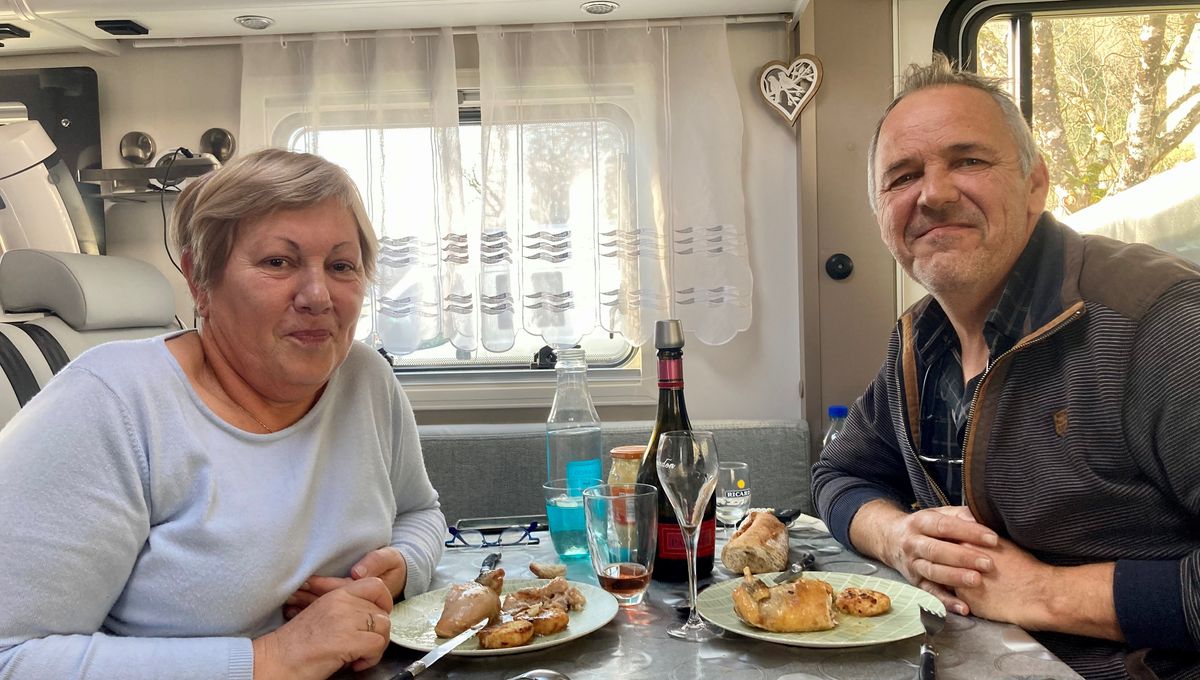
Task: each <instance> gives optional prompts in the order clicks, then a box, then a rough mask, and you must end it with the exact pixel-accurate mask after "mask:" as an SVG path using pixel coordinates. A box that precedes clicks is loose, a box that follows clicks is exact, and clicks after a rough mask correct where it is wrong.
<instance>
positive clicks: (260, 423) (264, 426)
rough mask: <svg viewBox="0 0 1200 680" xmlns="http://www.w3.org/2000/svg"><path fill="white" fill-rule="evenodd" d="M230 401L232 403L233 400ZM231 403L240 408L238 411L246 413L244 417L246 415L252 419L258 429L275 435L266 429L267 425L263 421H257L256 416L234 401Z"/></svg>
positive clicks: (269, 429) (273, 431) (272, 431)
mask: <svg viewBox="0 0 1200 680" xmlns="http://www.w3.org/2000/svg"><path fill="white" fill-rule="evenodd" d="M230 401H233V400H232V399H230ZM233 403H235V404H237V406H238V408H240V409H242V410H243V411H245V412H246V415H248V416H250V417H251V418H253V419H254V422H256V423H258V425H259V427H261V428H262V429H264V430H266V431H267V434H275V430H272V429H271V428H269V427H267V424H266V423H264V422H263V421H261V420H259V419H258V416H256V415H254V414H253V413H251V412H250V409H248V408H246V407H245V406H242V405H241V404H238V403H237V402H236V401H234V402H233Z"/></svg>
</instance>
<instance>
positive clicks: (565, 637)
mask: <svg viewBox="0 0 1200 680" xmlns="http://www.w3.org/2000/svg"><path fill="white" fill-rule="evenodd" d="M549 582H550V581H549V580H548V579H522V580H508V579H506V580H505V581H504V591H503V592H504V594H508V593H511V592H513V591H516V590H520V589H521V588H529V587H533V586H544V585H546V584H547V583H549ZM569 583H570V584H571V585H573V586H575V587H576V588H578V589H579V592H580V593H582V594H583V596H584V598H586V599H587V604H586V605H584V607H583V609H580V610H576V611H573V612H571V613H570V619H571V622H570V623H569V624H567V627H566V629H565V630H561V631H559V632H557V633H555V634H554V635H537V636H534V638H533V639H532V640H530V642H529V644H527V645H522V646H520V647H509V648H506V649H480V647H479V639H478V638H474V637H473V638H471V639H470V640H467V641H466V642H464V643H462V644H461V645H459V647H458V648H457V649H455V650H454V651H452V652H450V653H451V654H458V655H461V656H492V655H496V654H519V653H520V652H532V651H534V650H537V649H545V648H546V647H553V646H555V645H561V644H562V643H564V642H570V641H571V640H574V639H576V638H581V637H583V636H584V635H587V634H588V633H590V632H592V631H594V630H596V629H597V628H600V627H602V626H603V625H604V624H606V623H608V622H609V621H612V618H613V617H614V616H616V615H617V609H618V608H619V607H618V606H617V600H616V598H614V597H613V596H612V595H610V594H608V593H607V592H605V591H603V590H601V589H600V588H597V587H596V586H593V585H591V584H588V583H579V582H577V581H569ZM448 592H450V586H446V587H445V588H439V589H438V590H431V591H429V592H428V593H424V594H422V595H418V596H416V597H414V598H412V599H411V600H405V601H403V602H400V603H398V604H397V605H396V606H395V607H392V635H391V638H392V642H395V643H396V644H398V645H400V646H401V647H407V648H409V649H415V650H417V651H419V652H428V651H429V650H431V649H433V648H434V647H437V646H438V645H439V644H441V643H443V642H445V641H446V640H445V638H439V637H438V636H437V635H435V634H434V632H433V627H434V625H435V624H436V623H437V621H438V619H439V618H441V616H442V607H443V605H444V604H445V601H446V594H447V593H448Z"/></svg>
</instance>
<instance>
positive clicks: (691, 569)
mask: <svg viewBox="0 0 1200 680" xmlns="http://www.w3.org/2000/svg"><path fill="white" fill-rule="evenodd" d="M656 463H657V466H658V479H659V481H660V482H662V487H663V491H664V492H666V494H667V499H668V500H670V501H671V507H673V508H674V509H675V517H676V518H677V519H678V520H679V528H680V530H682V532H683V547H684V550H685V551H686V553H687V565H688V605H689V613H688V620H687V621H686V622H684V623H682V624H678V625H675V626H672V627H670V628H668V629H667V634H668V635H671V636H672V637H677V638H681V639H683V640H690V641H692V642H703V641H704V640H710V639H712V638H714V637H716V636H718V635H720V632H719V631H717V630H715V629H713V628H712V627H710V626H709V625H708V624H706V623H705V622H704V620H703V619H701V618H700V615H699V614H697V613H696V547H697V545H698V544H699V541H700V523H701V521H702V520H703V519H704V508H705V506H707V505H708V500H709V498H711V497H712V495H713V490H714V489H716V487H717V464H718V463H717V444H716V441H715V440H714V439H713V434H712V433H711V432H701V431H699V430H681V431H675V432H664V433H663V434H662V435H661V436H660V438H659V443H658V460H657V461H656Z"/></svg>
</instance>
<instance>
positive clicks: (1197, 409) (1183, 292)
mask: <svg viewBox="0 0 1200 680" xmlns="http://www.w3.org/2000/svg"><path fill="white" fill-rule="evenodd" d="M1038 229H1039V230H1041V231H1043V232H1044V238H1042V239H1040V240H1041V241H1042V248H1041V250H1042V252H1041V253H1040V255H1039V263H1038V267H1037V276H1036V279H1035V281H1034V282H1033V283H1032V285H1033V287H1034V291H1035V294H1034V303H1033V307H1032V308H1031V310H1030V313H1029V320H1028V322H1027V328H1026V329H1025V331H1024V333H1023V337H1022V339H1021V340H1020V341H1019V342H1017V344H1016V345H1015V346H1014V347H1013V348H1012V349H1011V350H1009V351H1008V352H1005V353H1004V354H1002V355H1001V356H999V357H996V358H994V361H993V362H991V363H992V365H991V368H989V369H988V371H987V372H986V374H985V375H984V376H983V377H982V378H981V380H980V385H979V389H978V391H977V393H976V395H975V399H974V404H973V414H972V417H971V422H969V424H968V426H967V431H966V438H965V442H964V445H963V459H964V463H963V466H964V492H965V493H964V495H965V498H966V503H967V505H968V506H969V507H970V508H971V511H972V512H973V513H974V515H975V516H976V517H977V518H979V520H980V521H982V522H983V523H985V524H987V525H988V526H990V527H992V528H993V529H995V530H996V531H997V532H998V533H999V534H1000V535H1002V536H1006V537H1008V538H1010V539H1012V540H1013V541H1014V542H1016V543H1017V544H1018V545H1021V546H1022V547H1024V548H1025V549H1027V550H1029V551H1030V552H1031V553H1032V554H1033V555H1034V556H1036V557H1037V558H1038V559H1040V560H1042V561H1043V562H1046V563H1048V564H1053V565H1060V566H1070V565H1079V564H1087V563H1093V562H1111V561H1115V562H1116V572H1115V576H1114V597H1115V601H1116V609H1117V611H1116V614H1117V619H1118V622H1119V624H1120V626H1121V630H1122V632H1123V633H1124V636H1125V638H1126V640H1127V641H1128V642H1127V643H1126V644H1118V643H1112V642H1106V641H1102V640H1095V639H1090V638H1083V637H1077V636H1070V635H1059V634H1039V636H1038V637H1039V640H1041V641H1042V642H1043V643H1044V644H1045V645H1046V646H1047V647H1049V648H1050V649H1051V650H1052V651H1054V652H1055V653H1056V654H1058V655H1059V656H1060V657H1061V658H1062V659H1063V660H1064V661H1066V662H1067V663H1069V664H1071V666H1072V667H1074V668H1075V669H1076V670H1077V671H1078V672H1079V673H1080V674H1081V675H1083V676H1084V677H1087V678H1104V679H1107V678H1125V677H1137V678H1142V677H1155V675H1157V676H1158V677H1162V678H1173V679H1176V678H1178V679H1182V678H1200V450H1198V449H1200V269H1198V268H1197V267H1196V266H1194V265H1192V264H1190V263H1188V262H1185V261H1183V260H1180V259H1178V258H1175V257H1173V256H1170V255H1167V254H1165V253H1162V252H1160V251H1157V250H1155V249H1153V248H1150V247H1148V246H1144V245H1127V244H1123V243H1120V242H1117V241H1113V240H1111V239H1106V238H1102V237H1095V236H1080V235H1078V234H1076V233H1075V232H1073V231H1071V230H1070V229H1068V228H1066V227H1064V226H1063V225H1061V224H1059V223H1057V222H1056V221H1054V220H1053V218H1051V217H1050V216H1049V215H1048V214H1046V215H1043V217H1042V219H1041V221H1040V222H1039V225H1038ZM934 304H937V303H936V302H934V301H933V300H932V299H931V298H925V299H924V300H922V301H921V302H919V303H917V304H916V305H914V306H913V307H912V308H911V309H910V310H908V311H907V312H906V313H905V314H904V315H903V316H902V317H901V319H900V321H899V323H898V324H897V327H896V330H895V331H894V332H893V334H892V338H891V342H890V343H889V346H888V355H887V360H886V361H885V363H884V365H883V367H882V368H881V370H880V372H879V374H878V376H877V377H876V379H875V380H874V382H873V383H872V384H871V385H870V386H869V387H868V389H867V391H866V393H865V394H864V395H863V396H862V397H861V398H859V399H858V401H857V402H856V403H855V404H854V406H853V407H852V408H851V409H850V414H849V417H848V418H847V421H846V425H845V429H844V430H843V431H842V433H841V434H840V435H839V436H838V438H837V439H836V440H834V441H833V442H832V443H831V444H830V446H829V447H828V448H827V449H826V450H825V451H824V452H823V453H822V455H821V459H820V460H819V461H818V462H817V464H816V465H815V466H814V468H813V493H814V496H815V498H816V502H817V507H818V509H819V510H820V512H821V515H822V517H824V518H825V519H826V521H827V522H828V523H829V526H830V529H831V531H833V533H834V535H835V536H837V537H838V538H839V540H841V541H842V542H843V543H844V544H847V545H849V528H850V521H851V520H852V519H853V517H854V513H855V512H857V511H858V509H859V508H860V507H862V505H863V504H865V503H867V502H869V501H871V500H874V499H878V498H889V499H892V500H894V501H895V502H897V503H898V504H900V505H901V506H902V507H909V506H917V507H933V506H938V505H944V504H945V502H946V501H945V495H944V493H943V492H942V490H941V489H939V488H938V487H937V485H936V484H935V483H934V482H933V481H932V479H931V476H930V475H929V472H928V470H926V469H924V468H923V467H922V463H921V462H920V461H919V460H918V458H917V456H916V446H915V445H914V442H920V441H921V437H920V431H919V428H920V422H921V420H920V417H919V416H920V413H921V405H920V403H919V396H918V395H919V384H918V383H919V378H918V376H917V375H916V370H915V369H916V362H915V351H914V348H913V333H912V329H913V327H914V324H915V322H916V320H917V319H918V318H919V317H920V316H921V315H922V314H923V313H925V312H926V310H928V309H929V307H930V305H934ZM1146 650H1149V651H1146ZM1147 673H1150V674H1149V675H1148V674H1147Z"/></svg>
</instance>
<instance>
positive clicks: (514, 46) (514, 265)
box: [241, 20, 752, 354]
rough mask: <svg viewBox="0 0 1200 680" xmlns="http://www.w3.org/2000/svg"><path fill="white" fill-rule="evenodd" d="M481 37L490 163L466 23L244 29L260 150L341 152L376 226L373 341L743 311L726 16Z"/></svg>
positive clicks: (248, 94) (510, 340) (719, 337)
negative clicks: (466, 73)
mask: <svg viewBox="0 0 1200 680" xmlns="http://www.w3.org/2000/svg"><path fill="white" fill-rule="evenodd" d="M478 42H479V63H480V70H479V82H480V88H479V89H480V116H481V118H482V123H481V127H480V128H479V129H478V132H479V135H480V158H479V159H478V162H476V160H475V159H474V158H464V156H463V151H462V149H463V148H464V146H465V145H464V143H463V142H465V141H467V140H473V139H474V137H473V136H471V137H464V138H463V139H462V140H460V135H462V134H465V133H467V132H470V133H472V135H473V133H474V132H476V130H475V129H472V128H467V127H461V128H460V126H459V99H458V90H457V83H456V81H455V74H456V64H455V55H454V49H453V44H454V41H453V36H452V34H451V32H450V30H449V29H442V30H441V31H440V33H439V34H438V35H434V36H416V35H409V34H403V33H401V34H397V33H396V32H386V33H379V34H376V35H374V36H370V37H353V38H348V37H344V36H342V35H341V34H319V35H314V36H312V37H311V39H310V40H291V41H288V42H274V43H254V44H246V45H244V46H243V69H242V121H241V136H242V142H243V148H255V147H257V146H264V145H272V146H282V147H289V148H294V149H300V150H306V151H310V152H313V153H318V154H320V155H322V156H324V157H326V158H329V159H330V160H333V161H334V162H337V163H339V164H341V165H343V166H344V167H346V168H347V170H349V172H350V173H351V175H352V176H353V177H354V178H355V181H356V182H357V183H358V185H359V188H360V190H361V191H362V193H363V197H364V199H365V200H366V202H367V207H368V211H369V212H370V215H371V218H372V220H373V221H374V223H375V227H376V229H377V231H378V232H379V233H380V235H381V241H382V248H381V254H380V262H379V265H380V266H379V281H378V283H377V285H375V286H374V288H373V290H372V294H371V296H370V299H369V301H368V307H367V308H366V309H364V321H363V322H360V325H359V333H360V337H361V338H363V339H366V340H368V341H369V342H372V343H374V344H376V345H378V346H383V347H386V348H387V349H388V350H389V351H390V352H393V353H396V354H407V353H410V352H414V351H416V350H418V349H421V348H423V347H429V346H433V345H437V344H439V343H443V342H446V341H448V342H449V343H451V344H452V346H453V347H455V348H457V349H458V350H460V351H461V352H463V353H471V352H475V351H477V350H480V349H485V350H489V351H492V352H503V351H505V350H508V349H510V348H511V347H513V345H514V342H515V340H516V339H517V337H518V335H519V333H520V332H521V331H522V330H523V331H526V332H528V333H530V334H532V335H534V336H541V337H542V338H544V339H545V341H546V343H547V344H551V345H556V346H570V345H573V344H575V343H577V342H578V341H579V340H580V338H581V337H583V336H584V335H586V334H587V333H589V332H592V331H595V330H597V328H603V329H605V330H607V331H610V332H614V333H621V334H622V335H623V336H624V337H625V338H626V339H628V340H629V341H630V342H631V343H634V344H643V343H647V342H651V341H652V339H653V334H654V322H655V321H656V320H657V319H663V318H668V317H677V318H680V319H682V320H683V323H684V327H685V328H686V329H687V330H689V331H692V332H694V333H695V334H696V336H697V337H698V339H700V340H701V341H703V342H705V343H709V344H719V343H723V342H726V341H728V340H729V339H731V338H732V337H733V336H734V335H736V334H737V333H738V332H739V331H741V330H745V329H746V328H748V327H749V324H750V320H751V288H752V277H751V274H750V267H749V260H748V255H747V248H746V237H745V209H744V204H743V197H742V172H741V164H742V146H741V144H742V142H741V140H742V119H741V112H740V108H739V105H738V95H737V92H736V89H735V87H734V82H733V75H732V71H731V65H730V59H729V51H728V44H727V42H726V37H725V26H724V21H723V20H710V21H706V20H697V21H693V22H688V23H685V24H684V25H683V26H682V27H675V28H633V29H627V28H620V29H618V28H610V29H603V30H574V29H572V27H570V26H566V27H562V29H561V30H558V29H554V28H551V29H549V30H547V29H546V28H544V27H539V28H538V29H537V30H535V31H532V32H530V31H529V30H527V29H526V30H524V31H520V32H506V31H505V29H502V28H481V29H480V30H479V34H478ZM471 148H472V153H474V151H473V145H472V146H471ZM464 190H465V193H464Z"/></svg>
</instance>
